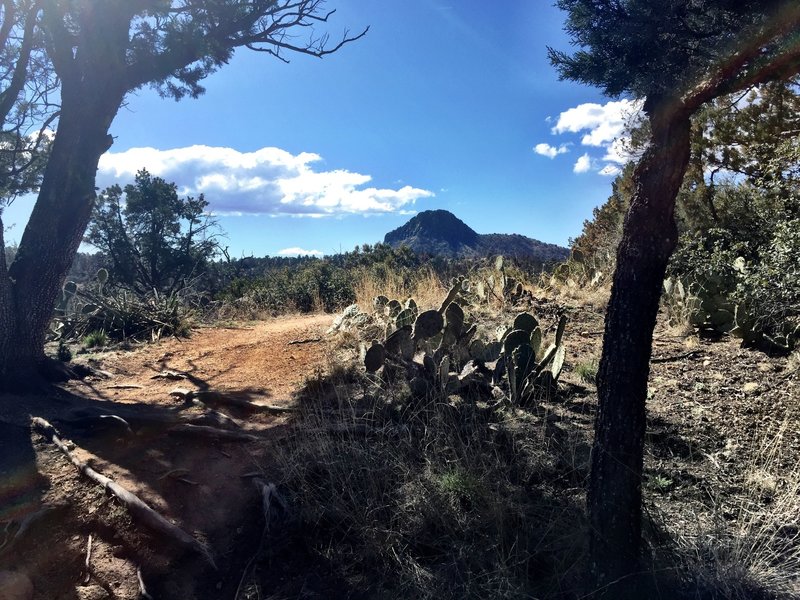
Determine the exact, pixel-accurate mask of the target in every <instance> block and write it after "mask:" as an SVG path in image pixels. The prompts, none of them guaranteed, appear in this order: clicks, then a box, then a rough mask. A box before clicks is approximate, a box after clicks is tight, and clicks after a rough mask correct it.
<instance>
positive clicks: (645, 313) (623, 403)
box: [588, 108, 690, 599]
mask: <svg viewBox="0 0 800 600" xmlns="http://www.w3.org/2000/svg"><path fill="white" fill-rule="evenodd" d="M649 115H650V123H651V130H652V134H651V139H650V143H649V146H648V148H647V150H646V151H645V154H644V156H643V157H642V158H641V160H640V162H639V164H638V165H637V167H636V170H635V171H634V176H633V177H634V185H635V193H634V196H633V199H632V201H631V206H630V209H629V211H628V214H627V216H626V218H625V224H624V229H623V236H622V241H621V242H620V245H619V248H618V251H617V267H616V271H615V273H614V280H613V285H612V289H611V298H610V300H609V304H608V311H607V313H606V323H605V336H604V338H603V353H602V358H601V360H600V368H599V372H598V397H599V408H598V414H597V419H596V422H595V440H594V446H593V449H592V467H591V469H592V470H591V481H590V488H589V498H588V510H589V520H590V527H591V532H590V561H591V580H592V581H591V584H592V585H593V586H594V590H595V591H596V592H597V596H598V597H604V598H609V599H610V598H614V599H623V598H640V597H643V596H642V595H641V594H642V590H641V589H638V591H637V578H636V577H635V576H634V574H635V573H636V571H637V568H638V564H639V553H640V545H641V515H642V510H641V502H642V488H641V483H642V462H643V451H644V436H645V427H646V414H645V403H646V399H647V379H648V376H649V372H650V354H651V346H652V340H653V329H654V328H655V324H656V315H657V312H658V306H659V300H660V296H661V289H662V285H663V280H664V274H665V272H666V266H667V261H668V260H669V257H670V255H671V254H672V251H673V250H674V248H675V245H676V243H677V228H676V225H675V219H674V208H675V199H676V196H677V193H678V189H679V187H680V185H681V182H682V181H683V176H684V173H685V171H686V167H687V164H688V160H689V131H690V121H689V115H688V113H687V112H685V111H682V112H678V111H677V110H671V109H670V108H662V109H660V110H657V111H651V112H649Z"/></svg>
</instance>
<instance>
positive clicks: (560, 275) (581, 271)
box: [541, 250, 605, 288]
mask: <svg viewBox="0 0 800 600" xmlns="http://www.w3.org/2000/svg"><path fill="white" fill-rule="evenodd" d="M603 281H605V273H604V272H603V270H602V269H600V268H599V267H598V266H597V264H596V260H595V257H591V258H586V257H585V256H584V254H583V252H581V251H580V250H572V252H571V253H570V256H569V258H568V259H567V260H566V261H565V262H562V263H560V264H559V265H558V266H556V267H555V268H554V269H553V272H552V273H551V274H544V277H543V279H542V281H541V284H542V287H551V286H552V285H553V284H554V282H555V283H557V284H559V285H566V286H567V287H570V288H587V287H588V288H596V287H598V286H599V285H600V284H601V283H603Z"/></svg>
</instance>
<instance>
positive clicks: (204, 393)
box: [169, 388, 299, 413]
mask: <svg viewBox="0 0 800 600" xmlns="http://www.w3.org/2000/svg"><path fill="white" fill-rule="evenodd" d="M169 395H170V396H175V397H176V398H180V399H182V400H183V401H184V402H187V403H188V402H194V403H195V404H202V405H205V406H208V407H212V408H216V407H219V406H231V407H233V408H238V409H242V410H245V411H247V412H251V413H254V412H273V413H290V412H297V411H298V410H299V408H297V407H294V406H277V405H274V404H256V403H255V402H250V400H245V399H243V398H237V397H236V396H232V395H228V394H224V393H222V392H218V391H215V390H188V389H186V388H175V389H174V390H172V391H171V392H170V393H169Z"/></svg>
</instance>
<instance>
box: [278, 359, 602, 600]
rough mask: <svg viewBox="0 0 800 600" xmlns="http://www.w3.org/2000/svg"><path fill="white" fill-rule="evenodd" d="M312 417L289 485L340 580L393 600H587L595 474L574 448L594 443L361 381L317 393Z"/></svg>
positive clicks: (486, 410) (286, 457)
mask: <svg viewBox="0 0 800 600" xmlns="http://www.w3.org/2000/svg"><path fill="white" fill-rule="evenodd" d="M302 406H303V411H302V414H301V417H300V423H299V424H298V427H299V430H298V434H297V435H293V436H292V437H291V438H290V439H287V440H286V442H285V443H284V445H283V447H282V448H281V450H280V452H279V454H278V456H277V462H278V463H279V469H280V474H281V480H280V484H281V486H282V489H284V490H286V495H287V496H288V497H289V500H290V504H291V505H292V506H295V507H296V508H297V510H298V515H297V517H298V520H297V522H298V532H299V534H300V535H302V536H303V538H304V539H305V540H306V544H307V545H310V546H311V547H313V549H314V552H316V553H317V554H318V555H320V556H322V557H323V558H324V559H325V562H326V564H329V565H334V568H335V569H336V570H337V574H338V576H339V577H340V578H342V579H344V580H347V581H350V582H352V583H353V585H356V586H358V589H359V590H361V591H363V592H365V593H366V595H367V596H368V597H379V598H437V599H441V598H531V597H547V598H561V597H564V598H568V597H574V595H575V593H576V592H577V590H578V588H579V575H580V573H581V563H582V560H583V556H584V548H583V542H584V539H585V519H584V516H583V493H582V483H583V478H584V477H585V476H586V470H585V468H583V466H582V468H581V469H576V465H575V464H572V463H570V462H569V459H568V457H570V456H575V455H576V454H577V452H576V451H575V450H574V449H569V448H567V447H566V445H568V444H575V443H583V444H585V442H583V441H580V442H579V441H578V440H576V439H574V438H567V437H564V436H561V435H559V430H558V428H553V427H552V426H551V424H550V423H549V422H548V420H547V419H544V418H542V415H539V416H537V415H534V414H527V415H525V416H524V418H522V419H520V418H516V417H514V416H512V415H511V414H510V413H508V412H505V411H500V410H497V409H495V408H491V407H489V406H485V405H481V404H476V403H473V402H468V401H463V400H457V399H456V397H452V398H447V397H430V398H427V399H425V400H416V401H415V400H413V399H412V398H411V395H410V392H409V390H408V387H407V386H406V385H405V384H404V383H400V384H394V385H389V384H386V383H385V382H381V381H380V380H378V379H375V378H370V377H367V376H364V375H360V374H358V373H357V372H355V371H340V372H339V379H338V381H337V380H336V378H335V377H334V378H333V379H331V378H328V379H320V380H316V381H314V382H310V384H309V386H308V387H307V390H306V394H305V396H304V399H303V401H302ZM544 482H546V483H544Z"/></svg>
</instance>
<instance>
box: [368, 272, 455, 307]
mask: <svg viewBox="0 0 800 600" xmlns="http://www.w3.org/2000/svg"><path fill="white" fill-rule="evenodd" d="M353 290H354V292H355V296H356V304H358V305H359V306H360V307H361V308H362V310H370V309H371V308H372V300H373V298H375V297H376V296H380V295H383V296H386V297H387V298H390V299H396V300H399V301H400V302H403V301H404V300H406V299H407V298H414V300H415V301H416V303H417V305H418V306H419V307H420V308H421V309H422V310H425V309H430V308H438V307H439V304H441V301H442V298H443V297H444V295H445V294H447V288H446V287H445V284H444V282H443V281H442V279H441V278H440V277H439V276H438V275H437V274H436V273H435V272H434V271H433V269H432V268H430V267H427V268H423V269H420V270H419V271H418V272H416V273H414V275H413V277H409V276H407V275H404V274H402V273H400V272H398V271H395V270H391V269H386V270H384V271H382V272H381V274H380V275H378V274H376V273H375V272H374V271H367V270H365V271H364V272H363V273H361V274H360V275H359V276H358V277H357V278H356V280H355V283H354V284H353Z"/></svg>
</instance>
